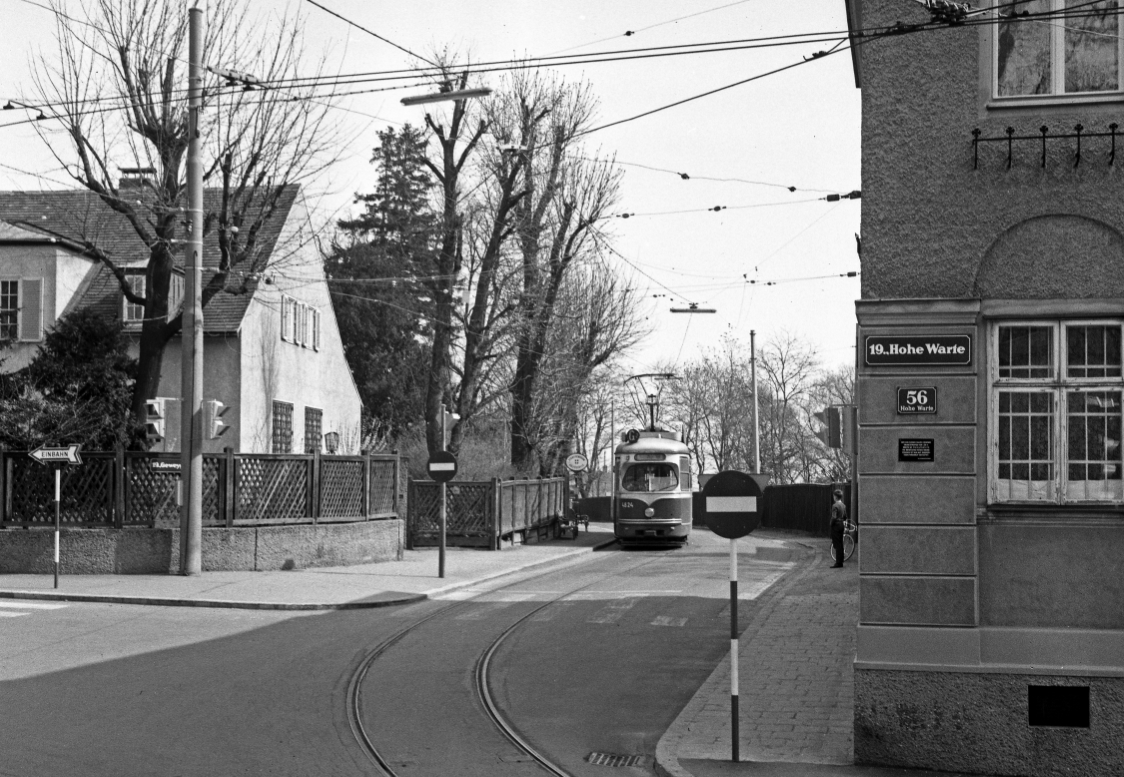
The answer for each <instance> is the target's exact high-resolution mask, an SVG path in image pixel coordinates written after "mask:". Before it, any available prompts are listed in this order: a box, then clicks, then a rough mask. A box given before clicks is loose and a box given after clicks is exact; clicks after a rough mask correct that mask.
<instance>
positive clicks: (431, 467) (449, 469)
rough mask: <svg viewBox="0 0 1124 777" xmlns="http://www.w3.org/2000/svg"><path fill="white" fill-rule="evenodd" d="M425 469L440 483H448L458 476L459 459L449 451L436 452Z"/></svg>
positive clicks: (431, 455)
mask: <svg viewBox="0 0 1124 777" xmlns="http://www.w3.org/2000/svg"><path fill="white" fill-rule="evenodd" d="M425 468H426V471H427V472H429V476H430V477H431V478H433V479H434V480H436V481H437V482H438V483H447V482H448V481H450V480H452V479H453V478H454V477H455V476H456V474H457V457H456V456H454V455H453V454H451V453H449V452H448V451H434V452H433V453H432V454H430V456H429V462H428V463H427V464H426V465H425Z"/></svg>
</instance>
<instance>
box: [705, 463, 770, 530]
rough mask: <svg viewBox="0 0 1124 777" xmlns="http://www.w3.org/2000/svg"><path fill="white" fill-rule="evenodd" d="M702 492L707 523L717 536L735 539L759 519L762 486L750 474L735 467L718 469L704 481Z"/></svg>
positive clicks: (753, 526) (758, 522)
mask: <svg viewBox="0 0 1124 777" xmlns="http://www.w3.org/2000/svg"><path fill="white" fill-rule="evenodd" d="M758 477H761V478H764V477H765V476H760V475H759V476H758ZM702 494H703V500H704V503H703V506H704V519H705V520H706V525H707V526H708V527H710V530H711V531H712V532H714V533H715V534H717V535H718V536H719V537H725V538H726V539H730V540H735V539H737V538H738V537H744V536H746V535H747V534H749V533H750V532H751V531H753V530H754V529H756V528H757V526H758V525H759V524H760V523H761V516H760V513H759V512H758V510H759V504H760V499H761V497H762V495H763V494H764V490H763V489H762V487H761V485H760V484H759V483H758V481H757V479H756V478H754V477H753V476H752V475H749V474H747V473H745V472H739V471H738V470H734V469H729V470H726V471H725V472H719V473H718V474H717V475H715V476H714V477H712V478H711V479H710V480H708V481H707V482H706V485H705V486H703V490H702Z"/></svg>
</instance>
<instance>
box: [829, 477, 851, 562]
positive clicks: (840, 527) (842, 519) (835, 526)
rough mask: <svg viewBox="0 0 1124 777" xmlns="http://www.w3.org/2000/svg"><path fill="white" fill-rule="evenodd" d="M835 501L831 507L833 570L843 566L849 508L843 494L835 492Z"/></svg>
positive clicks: (838, 491) (837, 490)
mask: <svg viewBox="0 0 1124 777" xmlns="http://www.w3.org/2000/svg"><path fill="white" fill-rule="evenodd" d="M833 495H834V497H835V501H834V502H832V505H831V547H832V548H834V549H835V563H834V564H832V568H833V569H834V568H836V567H841V566H843V531H844V529H845V528H846V522H847V506H846V505H845V504H843V492H842V491H840V490H839V489H838V488H837V489H835V492H834V494H833Z"/></svg>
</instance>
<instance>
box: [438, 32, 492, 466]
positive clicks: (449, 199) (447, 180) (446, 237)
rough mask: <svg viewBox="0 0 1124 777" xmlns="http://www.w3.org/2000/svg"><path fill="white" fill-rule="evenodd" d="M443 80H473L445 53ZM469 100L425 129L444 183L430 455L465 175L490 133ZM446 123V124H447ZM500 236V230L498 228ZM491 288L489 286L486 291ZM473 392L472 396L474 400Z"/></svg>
mask: <svg viewBox="0 0 1124 777" xmlns="http://www.w3.org/2000/svg"><path fill="white" fill-rule="evenodd" d="M437 61H438V64H439V67H440V71H439V72H440V75H439V76H438V79H437V80H438V81H439V84H440V87H441V88H442V89H444V90H445V91H452V90H454V89H455V90H458V91H459V90H462V89H465V88H467V86H468V83H469V78H470V73H469V71H467V70H465V71H463V72H461V73H460V74H458V75H454V74H453V71H452V69H451V66H449V65H448V64H447V63H448V62H450V55H449V54H448V53H447V52H446V53H443V54H440V55H439V56H438V59H437ZM471 105H472V103H471V101H469V100H455V101H453V107H452V108H451V109H443V110H447V111H448V113H447V115H445V116H444V117H442V116H441V115H436V116H435V115H434V114H432V113H428V112H427V113H426V115H425V125H426V127H428V128H429V131H430V132H431V133H432V136H433V138H434V139H435V140H436V142H437V156H436V158H435V159H434V158H427V159H426V160H425V164H426V166H427V167H428V168H429V170H430V171H431V172H432V173H433V175H434V177H435V178H436V179H437V182H438V183H439V184H440V192H441V193H440V197H441V202H440V210H441V220H440V228H439V229H438V240H437V243H438V246H437V268H436V269H437V272H436V278H435V280H434V281H433V282H432V283H431V284H430V285H429V288H430V291H431V293H432V294H433V300H434V304H435V312H434V318H433V321H432V324H433V344H432V348H433V351H432V354H431V360H430V370H429V381H428V384H427V387H426V392H425V429H426V446H427V448H428V450H429V452H430V453H432V452H434V451H436V450H440V449H441V448H442V447H443V446H444V444H445V441H444V439H443V438H442V421H443V419H442V417H441V405H442V404H445V405H451V403H452V399H453V397H452V349H453V345H454V343H455V342H456V339H457V327H456V326H455V324H454V321H455V317H456V312H457V303H458V300H457V296H456V279H457V277H458V276H459V275H460V272H461V268H462V266H463V264H464V229H463V228H464V213H463V212H462V202H461V197H462V190H461V176H462V174H463V173H464V170H465V165H466V164H467V163H468V162H469V160H470V158H471V157H472V154H473V151H474V150H475V149H476V147H477V145H478V144H479V143H480V139H481V138H482V137H483V136H484V132H485V131H486V129H487V126H488V125H487V123H486V122H485V121H484V120H483V119H480V120H478V121H477V123H476V127H475V128H471V127H469V126H468V125H469V123H470V121H471V118H472V117H471V116H470V115H469V111H470V110H472V108H471ZM446 122H447V123H446ZM500 229H501V232H500V236H502V226H501V227H500ZM489 286H490V284H489V283H487V282H486V281H485V282H484V283H483V288H484V289H485V290H486V289H487V288H489ZM471 393H472V392H471V390H470V391H469V392H468V394H469V395H471ZM466 420H467V419H465V418H462V420H461V422H460V423H458V424H457V425H456V426H455V427H454V430H453V434H454V441H455V442H454V445H453V450H454V451H455V450H457V448H458V447H459V440H460V437H459V435H460V434H461V432H460V431H459V427H461V425H462V424H463V423H464V422H465V421H466Z"/></svg>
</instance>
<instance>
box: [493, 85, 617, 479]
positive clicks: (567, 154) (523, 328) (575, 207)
mask: <svg viewBox="0 0 1124 777" xmlns="http://www.w3.org/2000/svg"><path fill="white" fill-rule="evenodd" d="M510 93H511V97H510V100H511V102H510V104H509V106H508V107H507V108H506V110H503V111H499V110H497V111H496V112H495V114H494V119H493V121H494V126H493V132H494V133H495V134H496V135H497V137H501V138H504V139H507V140H508V141H509V142H513V143H514V144H515V146H516V150H515V152H514V153H515V154H516V155H519V156H521V157H522V158H523V160H524V161H523V165H522V169H521V173H522V189H523V191H522V192H521V196H520V199H519V201H518V202H517V203H515V219H516V229H517V237H516V242H517V246H518V252H519V258H520V263H521V265H520V266H521V270H522V273H521V276H520V281H521V283H520V288H519V295H518V297H519V310H518V317H519V321H518V327H519V329H518V334H517V341H516V346H515V373H514V376H513V380H512V386H511V416H512V417H511V460H512V464H513V465H515V466H517V467H521V468H527V467H529V466H530V464H531V461H532V459H533V457H534V455H535V449H534V444H533V442H532V437H533V435H534V432H533V431H532V430H531V428H530V427H531V424H532V423H533V419H534V417H535V416H536V415H538V416H539V417H541V413H537V412H536V410H535V408H534V403H535V401H536V397H537V396H540V394H539V393H538V392H537V391H536V384H537V383H538V381H539V380H540V378H541V376H542V372H543V370H544V366H545V359H546V356H547V351H548V348H549V345H550V340H551V333H552V329H553V326H554V323H555V313H556V307H557V305H558V301H559V296H560V294H561V292H562V288H563V283H564V280H565V278H566V275H567V273H568V272H569V270H570V268H571V267H572V266H573V265H574V264H575V263H580V262H582V261H585V260H589V259H591V258H592V257H594V256H596V255H597V252H598V244H599V242H600V241H601V240H602V239H603V236H602V233H601V232H600V230H599V222H600V221H601V220H602V219H604V218H605V217H606V216H607V215H608V211H609V209H610V208H611V207H612V206H613V205H614V204H615V203H616V200H617V196H618V190H619V184H620V176H621V174H620V169H619V168H618V167H617V166H616V165H615V164H614V163H613V162H612V161H611V160H596V159H590V158H587V157H585V156H584V155H582V153H581V151H580V146H579V137H580V135H581V132H582V130H583V129H584V128H585V127H587V126H588V124H589V122H590V119H591V117H592V116H593V112H594V109H595V107H596V103H595V100H594V99H593V96H592V93H591V91H590V89H589V86H588V85H587V84H583V83H566V82H563V81H560V80H555V79H552V78H550V77H549V76H546V75H544V74H542V73H540V72H539V71H518V72H517V73H516V74H515V75H513V76H512V77H511V79H510Z"/></svg>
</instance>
